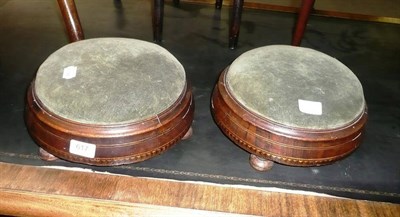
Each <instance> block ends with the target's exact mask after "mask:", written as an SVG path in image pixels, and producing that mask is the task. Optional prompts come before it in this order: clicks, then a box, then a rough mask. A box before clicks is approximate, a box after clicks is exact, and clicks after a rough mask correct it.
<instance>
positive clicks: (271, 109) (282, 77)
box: [226, 45, 365, 130]
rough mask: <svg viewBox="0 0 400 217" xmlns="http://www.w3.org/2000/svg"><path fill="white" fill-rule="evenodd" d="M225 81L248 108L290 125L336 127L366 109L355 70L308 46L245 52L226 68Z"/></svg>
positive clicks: (297, 126) (319, 128) (256, 49)
mask: <svg viewBox="0 0 400 217" xmlns="http://www.w3.org/2000/svg"><path fill="white" fill-rule="evenodd" d="M226 83H227V87H228V90H229V91H230V93H231V94H232V95H233V97H234V98H235V99H236V100H238V101H239V103H241V104H242V105H243V106H244V107H245V108H246V109H248V110H250V111H252V112H254V113H256V114H258V115H260V116H262V117H263V118H267V119H269V120H272V121H274V122H277V123H280V124H284V125H286V126H289V127H296V128H306V129H316V130H325V129H334V128H339V127H343V126H346V125H348V124H349V123H351V122H353V121H354V120H355V119H356V118H357V117H359V116H360V115H361V114H362V112H363V111H364V109H365V100H364V94H363V89H362V86H361V83H360V81H359V80H358V79H357V77H356V76H355V75H354V73H353V72H352V71H351V70H350V69H349V68H347V67H346V66H345V65H343V64H342V63H340V62H339V61H338V60H336V59H334V58H333V57H330V56H328V55H326V54H324V53H321V52H318V51H316V50H313V49H309V48H302V47H294V46H288V45H270V46H264V47H260V48H255V49H252V50H250V51H247V52H245V53H243V54H242V55H241V56H239V57H238V58H237V59H236V60H235V61H234V62H233V63H232V64H231V66H230V67H229V70H228V73H227V75H226Z"/></svg>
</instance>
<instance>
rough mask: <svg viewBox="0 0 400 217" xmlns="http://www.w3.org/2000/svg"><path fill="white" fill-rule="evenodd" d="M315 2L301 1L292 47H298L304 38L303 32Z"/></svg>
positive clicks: (312, 0) (309, 0)
mask: <svg viewBox="0 0 400 217" xmlns="http://www.w3.org/2000/svg"><path fill="white" fill-rule="evenodd" d="M314 2H315V0H303V1H302V3H301V8H300V12H299V16H298V18H297V22H296V26H295V30H294V34H293V38H292V45H293V46H300V44H301V40H302V39H303V36H304V30H305V28H306V25H307V22H308V18H309V17H310V13H311V11H312V10H313V7H314Z"/></svg>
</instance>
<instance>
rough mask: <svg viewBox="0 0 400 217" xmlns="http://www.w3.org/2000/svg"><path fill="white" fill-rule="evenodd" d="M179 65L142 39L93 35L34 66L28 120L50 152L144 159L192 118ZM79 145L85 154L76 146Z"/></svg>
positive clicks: (94, 159)
mask: <svg viewBox="0 0 400 217" xmlns="http://www.w3.org/2000/svg"><path fill="white" fill-rule="evenodd" d="M193 110H194V109H193V103H192V94H191V90H190V87H189V86H188V84H187V81H186V75H185V70H184V68H183V66H182V65H181V64H180V63H179V61H178V60H177V59H176V58H175V57H174V56H173V55H172V54H170V53H169V52H168V51H167V50H165V49H164V48H162V47H160V46H158V45H155V44H153V43H148V42H145V41H140V40H135V39H124V38H98V39H89V40H83V41H78V42H75V43H72V44H68V45H66V46H64V47H62V48H61V49H59V50H57V51H56V52H54V53H53V54H51V55H50V56H49V57H48V58H47V59H46V61H45V62H44V63H43V64H42V65H41V66H40V68H39V70H38V72H37V75H36V78H35V80H34V82H33V83H32V85H31V88H30V89H29V91H28V109H27V123H28V129H29V130H30V132H31V134H32V136H33V138H34V139H35V140H36V141H37V142H38V144H39V145H40V146H41V147H42V148H43V149H44V150H45V151H47V152H49V153H50V154H53V155H55V156H56V157H59V158H63V159H66V160H70V161H75V162H80V163H87V164H94V165H116V164H123V163H132V162H138V161H142V160H145V159H147V158H150V157H152V156H154V155H157V154H159V153H161V152H163V151H165V150H166V149H167V148H169V147H170V146H171V145H173V144H175V143H176V142H177V141H178V140H179V139H181V138H182V137H183V136H184V135H185V133H186V132H187V131H188V130H189V128H190V125H191V122H192V120H193ZM79 146H82V147H83V148H84V149H88V148H89V149H90V148H92V149H93V150H94V151H92V152H93V153H92V152H91V153H85V152H84V151H82V153H79V150H74V149H76V147H79Z"/></svg>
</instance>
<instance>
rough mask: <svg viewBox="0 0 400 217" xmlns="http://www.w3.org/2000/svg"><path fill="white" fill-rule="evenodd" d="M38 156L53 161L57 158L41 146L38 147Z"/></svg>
mask: <svg viewBox="0 0 400 217" xmlns="http://www.w3.org/2000/svg"><path fill="white" fill-rule="evenodd" d="M39 157H40V159H42V160H44V161H55V160H58V157H56V156H54V155H52V154H50V153H49V152H47V151H46V150H44V149H43V148H39Z"/></svg>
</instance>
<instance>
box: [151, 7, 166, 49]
mask: <svg viewBox="0 0 400 217" xmlns="http://www.w3.org/2000/svg"><path fill="white" fill-rule="evenodd" d="M152 12H153V40H154V42H161V41H162V31H163V18H164V0H154V1H153V4H152Z"/></svg>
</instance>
